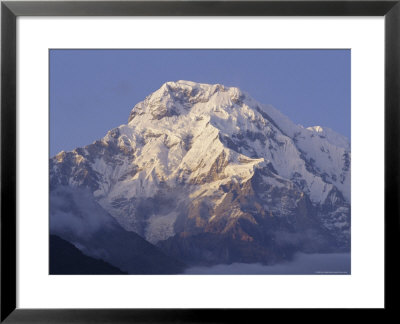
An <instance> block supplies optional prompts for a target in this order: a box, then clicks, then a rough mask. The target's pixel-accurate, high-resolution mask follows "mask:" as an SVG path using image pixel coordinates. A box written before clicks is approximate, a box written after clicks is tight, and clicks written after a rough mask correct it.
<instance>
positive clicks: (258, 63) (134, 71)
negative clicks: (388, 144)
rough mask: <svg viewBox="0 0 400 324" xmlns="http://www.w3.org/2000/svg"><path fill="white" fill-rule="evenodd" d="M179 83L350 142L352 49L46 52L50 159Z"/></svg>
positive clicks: (96, 135) (118, 122)
mask: <svg viewBox="0 0 400 324" xmlns="http://www.w3.org/2000/svg"><path fill="white" fill-rule="evenodd" d="M177 80H190V81H195V82H202V83H221V84H224V85H226V86H237V87H239V88H241V89H242V90H244V91H246V92H248V93H249V94H250V95H251V96H252V97H253V98H254V99H256V100H258V101H259V102H262V103H265V104H272V105H274V106H275V107H276V108H277V109H279V110H280V111H281V112H283V113H284V114H285V115H287V116H288V117H289V118H290V119H291V120H293V121H294V122H295V123H298V124H302V125H303V126H314V125H321V126H326V127H329V128H332V129H333V130H335V131H336V132H338V133H341V134H343V135H345V136H347V137H348V138H350V50H51V51H50V155H51V156H53V155H54V154H56V153H58V152H59V151H61V150H66V151H68V150H72V149H74V148H75V147H79V146H84V145H87V144H90V143H92V142H93V141H95V140H96V139H100V138H102V137H103V136H104V135H105V134H106V132H107V131H108V130H110V129H112V128H114V127H117V126H119V125H121V124H124V123H126V122H127V120H128V116H129V113H130V111H131V109H132V108H133V106H134V105H135V104H136V103H138V102H139V101H141V100H143V99H144V98H145V97H146V96H147V95H149V94H150V93H151V92H153V91H155V90H157V89H158V88H159V87H160V86H161V85H162V84H163V83H164V82H167V81H177Z"/></svg>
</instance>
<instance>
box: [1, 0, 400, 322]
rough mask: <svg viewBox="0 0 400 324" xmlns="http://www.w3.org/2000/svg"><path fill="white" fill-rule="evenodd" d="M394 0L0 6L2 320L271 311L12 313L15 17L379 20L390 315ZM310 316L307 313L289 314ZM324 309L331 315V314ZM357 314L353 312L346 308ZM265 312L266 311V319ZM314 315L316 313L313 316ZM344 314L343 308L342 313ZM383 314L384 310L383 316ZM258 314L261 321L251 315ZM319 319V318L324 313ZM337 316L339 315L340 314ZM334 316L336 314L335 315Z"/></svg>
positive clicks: (199, 318)
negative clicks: (382, 42)
mask: <svg viewBox="0 0 400 324" xmlns="http://www.w3.org/2000/svg"><path fill="white" fill-rule="evenodd" d="M399 2H400V0H394V1H393V0H392V1H386V0H381V1H374V0H373V1H356V0H350V1H334V0H328V1H321V0H314V1H293V0H291V1H285V0H283V1H277V0H261V1H115V2H113V1H2V2H1V241H0V244H1V318H0V320H1V322H3V321H4V322H5V323H33V322H35V323H97V322H101V323H131V322H134V323H143V322H146V323H148V322H150V323H159V322H163V323H169V322H175V323H184V322H187V323H197V322H215V323H217V322H236V321H238V320H240V319H241V318H243V317H246V318H249V319H251V318H253V321H254V320H255V319H256V318H261V319H262V318H264V319H262V321H264V320H266V319H267V318H266V317H265V316H266V315H270V314H271V313H273V314H276V312H278V310H272V309H262V310H261V309H257V310H256V309H251V310H249V309H247V310H244V309H231V310H228V309H213V310H211V309H197V310H195V309H147V310H146V309H96V310H95V309H19V308H16V299H17V289H16V288H17V286H16V284H17V283H16V270H17V268H16V190H17V184H16V163H17V157H16V143H17V142H16V135H17V124H16V112H17V111H16V44H17V43H16V37H17V32H16V18H17V17H18V16H384V17H385V308H384V309H383V310H378V309H377V310H375V312H368V313H365V314H367V316H368V317H369V318H370V319H372V318H373V317H374V316H377V317H376V318H379V319H380V320H382V318H381V316H382V315H383V314H385V315H386V314H388V312H389V311H390V312H395V311H396V308H397V306H398V305H397V303H396V298H395V296H396V293H398V291H397V289H398V287H399V285H398V283H399V279H398V277H399V275H398V273H397V267H396V266H395V264H396V260H397V258H398V255H399V249H398V247H399V246H400V245H399V243H400V242H399V232H400V230H399V229H400V219H399V209H400V208H399V207H400V203H399V198H400V195H399V181H400V172H399V162H400V161H399V156H400V141H399V135H400V134H399V128H400V3H399ZM293 311H296V312H297V313H298V314H299V315H300V316H305V317H306V316H307V317H309V316H310V315H309V311H314V312H315V311H317V310H312V309H311V310H310V309H308V310H293ZM326 311H327V312H328V311H329V313H330V314H332V315H329V316H330V317H331V316H336V315H335V314H333V313H332V311H331V310H326ZM351 311H357V310H351ZM266 312H269V313H268V314H266ZM318 312H320V310H319V311H318ZM347 312H349V310H347ZM383 312H384V313H383ZM258 316H261V317H258ZM322 316H326V315H325V314H324V315H322ZM340 316H342V315H340ZM338 318H339V317H338Z"/></svg>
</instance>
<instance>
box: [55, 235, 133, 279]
mask: <svg viewBox="0 0 400 324" xmlns="http://www.w3.org/2000/svg"><path fill="white" fill-rule="evenodd" d="M49 243H50V244H49V245H50V271H49V272H50V274H53V275H54V274H60V275H70V274H77V275H81V274H125V272H122V271H121V270H119V269H118V268H116V267H113V266H112V265H110V264H108V263H107V262H104V261H103V260H99V259H94V258H91V257H89V256H87V255H84V254H83V253H82V252H81V251H80V250H78V249H77V248H76V247H75V246H73V245H72V244H71V243H69V242H67V241H65V240H63V239H62V238H60V237H58V236H57V235H50V242H49Z"/></svg>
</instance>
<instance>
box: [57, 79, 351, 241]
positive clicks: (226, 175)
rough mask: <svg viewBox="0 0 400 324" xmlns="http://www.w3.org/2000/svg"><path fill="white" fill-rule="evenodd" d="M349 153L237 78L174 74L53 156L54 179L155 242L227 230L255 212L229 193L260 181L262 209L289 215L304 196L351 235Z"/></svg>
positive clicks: (333, 136) (322, 217)
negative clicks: (123, 117)
mask: <svg viewBox="0 0 400 324" xmlns="http://www.w3.org/2000/svg"><path fill="white" fill-rule="evenodd" d="M350 159H351V152H350V143H349V142H348V140H347V139H346V138H345V137H343V136H341V135H339V134H337V133H335V132H334V131H332V130H330V129H327V128H322V127H320V126H315V127H309V128H304V127H302V126H300V125H296V124H294V123H293V122H292V121H290V120H289V119H288V118H287V117H286V116H284V115H283V114H282V113H280V112H279V111H278V110H276V109H275V108H274V107H272V106H270V105H263V104H261V103H258V102H257V101H255V100H254V99H252V98H251V97H250V96H249V95H248V94H247V93H245V92H242V91H241V90H240V89H238V88H235V87H225V86H223V85H220V84H215V85H210V84H200V83H195V82H190V81H178V82H167V83H165V84H163V85H162V86H161V88H160V89H158V90H157V91H155V92H154V93H152V94H151V95H149V96H148V97H146V98H145V99H144V100H143V101H142V102H140V103H138V104H137V105H136V106H134V108H133V109H132V111H131V113H130V116H129V119H128V124H126V125H121V126H119V127H117V128H115V129H112V130H110V131H109V132H108V133H107V134H106V136H105V137H104V138H103V139H101V140H98V141H95V142H94V143H92V144H90V145H87V146H85V147H83V148H77V149H75V150H73V151H71V152H64V151H63V152H60V153H59V154H57V155H56V156H55V157H53V158H52V159H51V160H50V183H51V186H52V187H57V186H59V185H63V186H70V187H85V188H89V189H90V191H91V192H92V194H93V196H94V198H95V200H96V201H97V202H98V203H99V204H100V205H101V206H102V207H103V208H104V209H105V210H106V211H107V212H108V213H110V214H111V215H112V216H113V217H114V218H115V219H116V220H117V221H118V222H119V223H120V224H121V225H122V227H124V228H125V229H127V230H129V231H134V232H136V233H138V234H139V235H141V236H143V237H145V238H146V239H147V240H149V241H150V242H152V243H157V242H159V241H163V240H166V239H168V238H171V237H173V236H175V235H178V234H179V233H186V232H190V233H198V232H204V231H205V232H207V231H211V232H218V231H220V232H224V231H225V232H224V233H226V232H229V231H230V230H229V226H230V225H229V224H230V222H232V219H235V218H237V219H239V218H240V219H242V218H246V217H248V215H250V214H252V213H253V212H251V213H249V212H246V211H245V209H246V208H248V206H247V205H246V204H247V203H246V202H245V201H242V202H240V204H238V205H237V206H235V208H237V209H236V210H234V209H230V207H229V206H227V205H225V204H226V199H227V196H229V193H231V192H236V194H237V195H239V196H240V193H242V194H243V190H244V189H243V188H245V187H246V186H248V185H249V186H251V188H252V190H253V191H254V186H255V182H257V183H258V182H262V183H263V185H262V186H261V187H262V188H263V189H262V192H254V197H255V198H254V206H257V207H254V206H252V208H253V207H254V208H259V209H260V210H259V211H258V213H259V214H272V213H273V214H276V215H277V216H279V217H288V215H294V213H295V210H297V209H296V208H298V205H299V201H300V200H301V199H303V198H302V197H303V196H304V197H306V198H307V199H308V200H309V201H310V204H309V206H310V207H309V208H312V211H309V213H311V214H312V213H315V214H316V215H318V219H319V221H321V222H322V224H323V227H324V229H325V230H328V231H329V232H330V233H331V234H332V233H334V234H332V235H333V236H335V237H336V238H340V239H341V240H345V241H346V242H349V235H350V233H349V226H350V225H349V223H350ZM261 187H260V188H261ZM234 188H236V189H234ZM260 190H261V189H260ZM238 192H239V193H238ZM271 197H272V198H271ZM277 197H278V198H277ZM236 199H237V198H236ZM232 201H233V200H232ZM233 205H234V204H233ZM258 206H259V207H258ZM307 206H308V205H307ZM224 208H225V210H223V209H224ZM307 208H308V207H307ZM261 210H262V211H261ZM222 214H226V216H224V217H222V218H223V219H224V220H223V221H222V220H221V219H220V218H221V217H220V215H222ZM213 222H214V223H216V224H217V223H218V226H217V225H212V224H213ZM255 222H256V223H257V220H255ZM192 223H193V224H192ZM235 224H236V225H235V226H239V225H237V224H238V222H237V221H236V223H235ZM228 225H229V226H228ZM232 226H233V225H232ZM235 228H236V227H235ZM242 230H243V228H240V231H242Z"/></svg>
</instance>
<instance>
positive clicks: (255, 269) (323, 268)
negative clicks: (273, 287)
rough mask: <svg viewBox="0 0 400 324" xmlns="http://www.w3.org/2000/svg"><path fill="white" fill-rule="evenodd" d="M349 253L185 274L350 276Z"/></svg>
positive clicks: (194, 269) (195, 269)
mask: <svg viewBox="0 0 400 324" xmlns="http://www.w3.org/2000/svg"><path fill="white" fill-rule="evenodd" d="M350 271H351V267H350V254H349V253H327V254H317V253H316V254H305V253H298V254H296V256H295V258H294V259H293V261H291V262H285V263H280V264H275V265H263V264H260V263H250V264H246V263H232V264H220V265H216V266H211V267H192V268H189V269H187V270H186V272H185V274H247V275H249V274H275V275H285V274H286V275H288V274H290V275H296V274H297V275H302V274H303V275H304V274H350Z"/></svg>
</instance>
